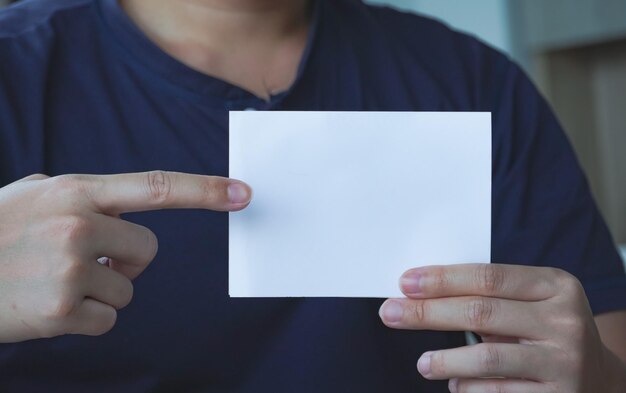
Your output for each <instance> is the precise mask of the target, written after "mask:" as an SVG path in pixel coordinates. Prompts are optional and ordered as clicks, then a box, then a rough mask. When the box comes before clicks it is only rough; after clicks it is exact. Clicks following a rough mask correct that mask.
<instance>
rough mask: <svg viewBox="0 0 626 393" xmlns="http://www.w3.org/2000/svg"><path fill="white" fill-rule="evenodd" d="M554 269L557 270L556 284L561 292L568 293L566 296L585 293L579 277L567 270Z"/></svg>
mask: <svg viewBox="0 0 626 393" xmlns="http://www.w3.org/2000/svg"><path fill="white" fill-rule="evenodd" d="M554 270H555V271H556V284H557V286H558V288H559V292H560V293H563V294H566V297H568V298H572V296H579V295H581V294H584V292H585V291H584V289H583V286H582V284H581V283H580V281H579V280H578V278H576V277H575V276H574V275H572V274H570V273H568V272H566V271H565V270H561V269H554Z"/></svg>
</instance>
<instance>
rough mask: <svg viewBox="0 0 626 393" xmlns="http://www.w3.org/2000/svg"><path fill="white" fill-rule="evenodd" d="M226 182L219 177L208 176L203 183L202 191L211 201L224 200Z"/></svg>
mask: <svg viewBox="0 0 626 393" xmlns="http://www.w3.org/2000/svg"><path fill="white" fill-rule="evenodd" d="M225 186H226V185H225V183H223V182H221V181H219V180H218V179H217V178H214V177H208V178H206V179H205V180H204V181H203V183H202V191H203V194H204V195H205V197H206V198H207V200H209V201H214V202H217V201H223V200H225V199H226V195H227V193H226V191H225Z"/></svg>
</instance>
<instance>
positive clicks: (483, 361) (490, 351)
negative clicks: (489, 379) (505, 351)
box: [478, 345, 502, 373]
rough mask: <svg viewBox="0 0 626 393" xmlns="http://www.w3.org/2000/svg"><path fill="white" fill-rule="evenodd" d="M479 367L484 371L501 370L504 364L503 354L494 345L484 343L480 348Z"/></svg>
mask: <svg viewBox="0 0 626 393" xmlns="http://www.w3.org/2000/svg"><path fill="white" fill-rule="evenodd" d="M478 359H479V367H480V368H481V370H482V371H484V372H487V373H493V372H497V371H498V370H500V367H501V364H502V356H501V354H500V351H498V349H497V348H496V347H495V346H493V345H484V346H483V347H482V348H480V351H479V355H478Z"/></svg>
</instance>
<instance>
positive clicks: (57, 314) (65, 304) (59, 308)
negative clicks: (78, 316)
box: [43, 295, 78, 330]
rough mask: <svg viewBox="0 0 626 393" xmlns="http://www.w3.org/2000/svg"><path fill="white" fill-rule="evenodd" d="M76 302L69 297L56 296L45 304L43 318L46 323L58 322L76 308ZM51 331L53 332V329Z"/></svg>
mask: <svg viewBox="0 0 626 393" xmlns="http://www.w3.org/2000/svg"><path fill="white" fill-rule="evenodd" d="M77 305H78V304H77V302H76V300H75V299H74V298H72V297H70V296H64V295H61V296H58V297H56V298H54V299H51V300H50V301H49V302H47V305H46V306H45V307H44V310H43V317H44V319H46V320H47V321H51V322H58V321H60V320H63V319H65V318H67V317H69V316H70V315H71V314H72V313H73V312H74V310H75V309H76V307H77ZM52 330H55V329H54V328H53V329H52Z"/></svg>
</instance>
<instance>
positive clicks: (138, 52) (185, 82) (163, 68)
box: [97, 0, 322, 109]
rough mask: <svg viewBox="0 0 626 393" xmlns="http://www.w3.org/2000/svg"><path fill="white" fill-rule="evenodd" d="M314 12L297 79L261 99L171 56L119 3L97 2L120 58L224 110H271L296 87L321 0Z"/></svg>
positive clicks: (315, 0) (110, 0)
mask: <svg viewBox="0 0 626 393" xmlns="http://www.w3.org/2000/svg"><path fill="white" fill-rule="evenodd" d="M312 2H313V4H312V7H313V10H312V16H311V27H310V29H309V33H308V38H307V43H306V47H305V50H304V51H303V54H302V58H301V59H300V63H299V66H298V70H297V74H296V78H295V80H294V82H293V83H292V85H291V86H290V87H289V89H287V90H286V91H283V92H280V93H277V94H275V95H272V96H270V98H269V100H265V99H263V98H260V97H258V96H256V95H254V94H253V93H251V92H249V91H248V90H246V89H244V88H242V87H240V86H237V85H234V84H232V83H230V82H227V81H225V80H222V79H219V78H217V77H214V76H211V75H208V74H204V73H202V72H200V71H197V70H195V69H193V68H191V67H189V66H187V65H186V64H184V63H182V62H181V61H179V60H177V59H176V58H174V57H172V56H171V55H169V54H168V53H166V52H165V51H163V50H162V49H161V48H159V47H158V46H157V45H156V44H155V43H154V42H152V41H151V40H150V39H149V38H148V37H147V36H146V35H145V34H144V33H143V32H142V31H141V30H140V29H139V27H137V25H136V24H135V23H134V22H133V21H132V20H131V19H130V17H129V16H128V15H127V14H126V13H125V12H124V10H123V9H122V7H121V6H120V4H119V3H118V0H97V8H98V13H99V14H100V20H101V22H102V23H101V24H102V27H103V28H104V29H106V30H107V31H106V33H109V34H106V33H105V34H106V36H107V37H108V39H110V40H112V41H114V44H115V46H116V47H117V48H118V49H120V52H121V55H122V56H123V57H124V58H125V59H127V60H129V61H132V62H133V63H135V64H136V65H138V66H139V67H141V68H142V71H145V72H149V73H151V74H152V76H156V77H158V78H159V79H161V80H162V81H163V82H164V83H167V84H169V85H170V87H174V88H178V89H184V90H186V92H187V93H191V95H193V96H196V97H197V98H199V99H202V100H209V101H213V102H214V103H216V104H218V105H219V106H223V107H225V108H226V109H246V108H253V109H270V108H271V107H274V106H276V105H277V104H278V103H280V101H282V100H283V99H284V98H285V97H286V96H288V95H289V94H290V93H291V92H292V91H293V90H294V89H295V88H296V87H297V85H298V82H299V81H300V79H301V78H302V74H303V73H304V72H305V70H306V68H307V64H308V63H309V62H310V60H309V57H310V56H311V51H312V46H313V45H314V42H315V38H316V35H317V34H316V33H317V30H318V24H319V23H320V10H319V9H320V7H321V3H322V1H320V0H312Z"/></svg>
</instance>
